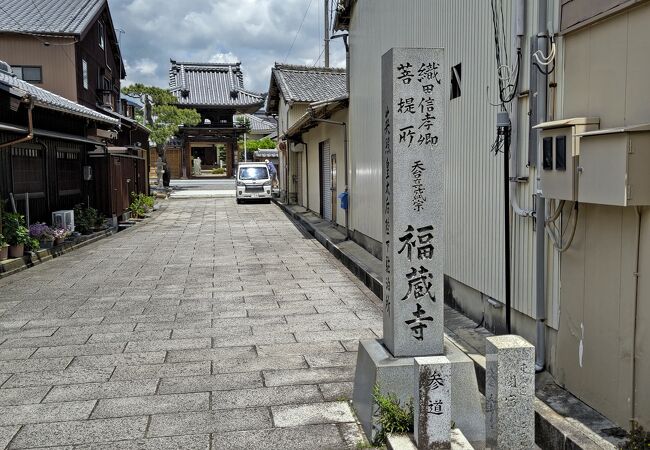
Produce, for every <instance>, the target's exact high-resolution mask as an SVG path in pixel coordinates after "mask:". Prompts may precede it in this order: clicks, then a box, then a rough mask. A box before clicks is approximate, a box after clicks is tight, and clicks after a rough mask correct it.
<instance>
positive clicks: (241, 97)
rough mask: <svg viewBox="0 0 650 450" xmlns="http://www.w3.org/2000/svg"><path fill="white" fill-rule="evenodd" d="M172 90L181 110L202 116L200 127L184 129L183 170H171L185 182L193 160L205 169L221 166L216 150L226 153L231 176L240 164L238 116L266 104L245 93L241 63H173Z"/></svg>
mask: <svg viewBox="0 0 650 450" xmlns="http://www.w3.org/2000/svg"><path fill="white" fill-rule="evenodd" d="M169 89H170V91H171V93H172V94H174V95H175V96H176V98H177V99H178V106H180V107H182V108H193V109H196V110H197V111H198V112H199V114H201V123H200V124H199V125H196V126H193V127H181V130H180V133H179V138H180V139H181V142H182V149H183V150H182V158H181V160H180V168H174V167H169V164H170V163H169V161H168V167H169V170H171V172H172V173H174V172H177V173H180V174H181V176H182V177H183V178H185V177H190V176H191V172H192V170H191V168H192V163H191V159H192V158H195V157H199V158H201V161H202V163H203V166H204V167H205V168H212V167H214V166H215V164H217V163H218V156H217V149H218V147H219V146H223V147H225V149H226V171H227V175H228V176H232V174H233V169H234V167H235V165H236V164H237V139H238V136H239V135H241V134H242V133H243V129H242V128H241V127H238V126H237V125H236V123H234V120H233V117H234V115H235V114H237V113H241V114H245V113H254V112H255V111H257V110H258V109H259V108H260V107H261V106H262V105H263V104H264V97H263V96H262V95H260V94H255V93H253V92H250V91H247V90H246V89H244V77H243V73H242V70H241V64H240V63H232V64H231V63H226V64H212V63H187V62H177V61H174V60H172V61H171V69H170V71H169Z"/></svg>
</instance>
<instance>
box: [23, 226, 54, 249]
mask: <svg viewBox="0 0 650 450" xmlns="http://www.w3.org/2000/svg"><path fill="white" fill-rule="evenodd" d="M29 236H30V237H32V238H34V239H37V240H38V242H39V245H40V248H46V249H49V248H52V245H53V244H54V234H53V232H52V229H51V228H50V227H48V226H47V225H46V224H44V223H38V222H36V223H35V224H32V225H30V226H29Z"/></svg>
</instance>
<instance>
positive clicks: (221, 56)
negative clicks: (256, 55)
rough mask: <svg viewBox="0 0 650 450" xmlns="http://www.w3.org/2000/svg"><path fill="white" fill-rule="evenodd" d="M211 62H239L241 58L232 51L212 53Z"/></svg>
mask: <svg viewBox="0 0 650 450" xmlns="http://www.w3.org/2000/svg"><path fill="white" fill-rule="evenodd" d="M209 62H212V63H232V62H239V58H237V57H236V56H235V55H234V54H233V53H232V52H228V53H215V54H214V55H212V56H211V57H210V59H209Z"/></svg>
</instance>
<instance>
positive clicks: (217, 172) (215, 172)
mask: <svg viewBox="0 0 650 450" xmlns="http://www.w3.org/2000/svg"><path fill="white" fill-rule="evenodd" d="M224 173H226V169H224V168H223V167H217V168H216V169H212V174H213V175H223V174H224Z"/></svg>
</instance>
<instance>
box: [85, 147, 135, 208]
mask: <svg viewBox="0 0 650 450" xmlns="http://www.w3.org/2000/svg"><path fill="white" fill-rule="evenodd" d="M89 164H90V166H91V167H92V168H93V173H94V174H96V175H95V177H96V183H95V184H94V185H93V188H92V190H91V192H90V194H91V196H92V198H93V200H94V201H93V203H94V205H96V206H95V207H96V208H97V209H99V210H100V211H102V212H103V213H104V214H105V215H107V216H108V217H112V216H117V217H118V218H119V216H121V215H122V213H124V211H126V210H127V209H128V208H129V205H130V204H131V193H132V192H135V193H146V192H147V191H148V177H147V161H146V159H145V158H143V157H140V156H137V155H134V154H129V153H122V154H112V153H105V152H101V153H91V154H90V156H89Z"/></svg>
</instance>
